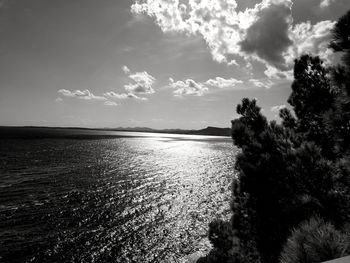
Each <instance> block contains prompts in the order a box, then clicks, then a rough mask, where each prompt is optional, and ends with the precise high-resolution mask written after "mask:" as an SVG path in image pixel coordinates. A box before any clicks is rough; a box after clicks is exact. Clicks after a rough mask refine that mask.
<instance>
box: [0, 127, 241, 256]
mask: <svg viewBox="0 0 350 263" xmlns="http://www.w3.org/2000/svg"><path fill="white" fill-rule="evenodd" d="M236 154H237V149H236V148H235V147H234V146H233V144H232V140H231V139H230V138H229V137H216V136H199V135H178V134H177V135H175V134H159V133H140V132H117V131H94V130H82V129H44V128H42V129H40V128H37V129H35V128H11V129H10V130H9V129H5V131H4V128H0V262H123V263H124V262H125V263H127V262H190V258H191V257H192V256H193V255H200V254H202V255H204V254H205V253H206V252H208V251H209V250H210V248H211V246H210V243H209V241H208V238H207V232H208V224H209V223H210V221H212V220H214V219H218V218H221V219H228V218H229V217H230V215H231V212H230V199H231V182H232V178H233V177H234V176H235V171H234V158H235V155H236Z"/></svg>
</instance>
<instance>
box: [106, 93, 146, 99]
mask: <svg viewBox="0 0 350 263" xmlns="http://www.w3.org/2000/svg"><path fill="white" fill-rule="evenodd" d="M103 95H104V96H106V97H109V98H114V99H137V100H147V98H142V97H138V96H136V95H135V94H133V93H116V92H114V91H109V92H106V93H105V94H103Z"/></svg>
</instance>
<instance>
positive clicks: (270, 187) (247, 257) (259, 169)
mask: <svg viewBox="0 0 350 263" xmlns="http://www.w3.org/2000/svg"><path fill="white" fill-rule="evenodd" d="M330 47H331V48H333V50H334V52H342V54H343V64H342V65H336V66H334V67H328V68H327V67H325V66H324V64H323V62H322V60H321V59H320V58H318V57H313V56H310V55H303V56H301V57H300V58H298V59H296V60H295V66H294V81H293V84H292V93H291V95H290V97H289V99H288V102H289V103H290V105H291V106H292V108H293V111H290V110H288V109H282V110H281V111H280V118H281V120H282V121H281V124H278V123H276V122H275V121H272V122H268V121H267V119H266V118H265V117H264V116H263V115H262V113H261V109H260V108H259V107H258V106H257V102H256V100H250V99H247V98H244V99H243V100H242V103H241V104H239V105H238V106H237V109H236V111H237V113H238V114H239V115H240V117H239V118H238V119H235V120H233V121H232V138H233V142H234V144H235V145H236V146H237V147H239V148H240V149H241V152H240V154H238V155H237V157H236V170H237V171H238V178H236V179H235V180H234V182H233V200H232V205H231V207H232V211H233V216H232V218H231V220H230V222H223V221H214V222H212V223H211V224H210V227H209V239H210V241H211V242H212V244H213V246H214V249H213V250H212V251H211V252H210V254H209V255H208V256H207V257H205V258H201V259H200V261H199V262H231V263H236V262H237V263H238V262H239V263H241V262H262V263H277V262H279V259H280V255H281V251H282V249H283V246H284V244H285V243H286V240H287V239H288V237H289V236H290V235H291V234H292V236H291V238H292V240H294V241H293V242H294V243H295V242H297V241H296V240H297V239H298V238H299V237H300V236H305V238H306V239H307V240H309V239H310V240H311V241H310V242H311V243H312V242H313V241H312V240H313V239H312V238H311V237H309V236H308V235H311V232H312V231H314V230H316V229H318V228H322V229H324V231H325V232H324V234H325V235H326V236H327V235H328V234H329V235H331V233H338V232H339V230H336V229H340V228H341V227H343V225H344V224H345V223H346V222H349V219H350V176H349V175H350V158H349V157H350V149H349V145H350V88H349V83H350V12H348V13H347V14H346V15H345V16H344V17H342V18H340V19H339V21H338V23H337V24H336V25H335V28H334V30H333V40H332V42H331V44H330ZM314 217H317V218H321V219H319V220H318V221H317V220H316V221H317V222H318V223H315V222H316V221H315V220H314V221H309V223H307V224H306V225H305V224H304V225H301V227H300V228H299V230H295V231H294V232H293V233H292V230H293V229H295V228H296V227H297V226H300V223H301V222H305V220H308V219H310V218H314ZM320 222H321V223H320ZM327 231H328V232H327ZM336 231H338V232H336ZM322 233H323V232H322ZM339 233H340V232H339ZM339 235H340V234H339ZM347 242H350V241H349V240H347ZM299 243H300V242H299ZM288 244H289V243H288ZM334 244H338V243H336V242H335V243H334ZM334 244H333V245H334ZM314 245H315V247H316V246H317V244H316V243H315V244H314ZM335 246H336V245H335ZM291 247H292V245H290V244H289V245H287V246H286V247H285V248H284V250H283V251H284V252H283V253H284V254H283V255H288V253H289V252H288V251H289V250H288V249H289V248H291ZM293 249H296V247H294V248H293ZM310 251H311V250H310ZM310 253H311V252H310ZM282 262H292V261H286V258H285V256H282ZM295 262H313V261H295Z"/></svg>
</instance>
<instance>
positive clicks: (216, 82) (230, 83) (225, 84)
mask: <svg viewBox="0 0 350 263" xmlns="http://www.w3.org/2000/svg"><path fill="white" fill-rule="evenodd" d="M242 83H243V81H241V80H238V79H235V78H230V79H224V78H221V77H216V78H215V79H209V80H207V81H206V82H205V84H207V85H210V86H213V87H218V88H230V87H234V86H236V84H242Z"/></svg>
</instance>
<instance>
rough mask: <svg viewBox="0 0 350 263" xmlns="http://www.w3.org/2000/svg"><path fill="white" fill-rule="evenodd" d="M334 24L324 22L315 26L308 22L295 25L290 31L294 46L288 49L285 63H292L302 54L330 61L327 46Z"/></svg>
mask: <svg viewBox="0 0 350 263" xmlns="http://www.w3.org/2000/svg"><path fill="white" fill-rule="evenodd" d="M334 24H335V22H333V21H329V20H326V21H321V22H318V23H317V24H315V25H312V24H311V23H310V21H308V22H304V23H300V24H297V25H295V26H294V27H293V29H292V31H291V37H292V39H293V42H294V45H293V46H291V47H290V48H289V51H288V55H287V56H286V60H287V62H288V63H292V62H293V60H294V59H295V58H297V57H299V56H300V55H302V54H304V53H310V54H312V55H319V56H320V57H321V58H322V59H324V60H326V61H329V60H331V57H330V54H331V52H329V49H328V44H329V41H330V39H331V36H332V32H331V29H332V28H333V26H334Z"/></svg>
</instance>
